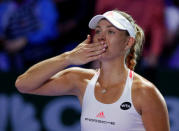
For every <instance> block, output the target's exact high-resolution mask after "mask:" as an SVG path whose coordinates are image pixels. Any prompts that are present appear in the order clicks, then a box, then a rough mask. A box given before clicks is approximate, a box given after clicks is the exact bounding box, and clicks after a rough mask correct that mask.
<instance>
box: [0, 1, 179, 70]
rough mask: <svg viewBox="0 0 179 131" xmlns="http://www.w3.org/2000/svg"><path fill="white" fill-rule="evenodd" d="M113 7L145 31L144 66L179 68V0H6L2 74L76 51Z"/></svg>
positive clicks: (1, 21)
mask: <svg viewBox="0 0 179 131" xmlns="http://www.w3.org/2000/svg"><path fill="white" fill-rule="evenodd" d="M113 9H119V10H122V11H125V12H127V13H129V14H131V15H132V16H133V18H134V19H135V20H136V22H137V23H138V24H139V25H140V26H141V27H142V28H143V29H144V31H145V37H146V39H145V44H144V47H143V52H142V57H141V60H140V61H139V63H138V68H139V69H143V70H147V69H149V71H151V69H152V70H153V69H157V68H161V67H162V68H168V69H179V59H178V58H179V44H178V43H179V1H178V0H110V1H109V0H0V72H23V71H24V70H26V69H27V68H29V67H30V66H31V65H33V64H35V63H37V62H38V61H41V60H43V59H46V58H49V57H51V56H55V55H58V54H60V53H62V52H64V51H67V50H71V49H72V48H74V47H75V46H76V45H77V44H79V43H80V42H81V41H83V40H84V39H85V38H86V36H87V34H90V33H91V31H90V30H89V28H88V22H89V20H90V18H91V17H92V16H93V15H95V14H99V13H100V14H102V13H104V12H105V11H107V10H113Z"/></svg>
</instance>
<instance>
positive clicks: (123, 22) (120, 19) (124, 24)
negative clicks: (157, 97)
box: [89, 11, 136, 38]
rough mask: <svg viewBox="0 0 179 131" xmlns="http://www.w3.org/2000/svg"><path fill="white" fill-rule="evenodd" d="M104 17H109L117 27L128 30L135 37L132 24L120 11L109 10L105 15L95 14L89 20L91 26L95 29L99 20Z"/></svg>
mask: <svg viewBox="0 0 179 131" xmlns="http://www.w3.org/2000/svg"><path fill="white" fill-rule="evenodd" d="M103 18H105V19H107V20H108V21H109V22H110V23H111V24H113V25H114V26H115V27H116V28H118V29H121V30H126V31H128V33H129V35H130V36H131V37H133V38H135V35H136V32H135V30H134V28H133V26H132V24H131V23H130V22H129V21H128V20H127V19H126V18H125V17H124V16H122V15H121V14H120V13H117V12H116V11H108V12H106V13H104V14H103V15H96V16H94V17H93V18H92V19H91V20H90V22H89V28H91V29H95V28H96V26H97V24H98V22H99V21H100V20H101V19H103Z"/></svg>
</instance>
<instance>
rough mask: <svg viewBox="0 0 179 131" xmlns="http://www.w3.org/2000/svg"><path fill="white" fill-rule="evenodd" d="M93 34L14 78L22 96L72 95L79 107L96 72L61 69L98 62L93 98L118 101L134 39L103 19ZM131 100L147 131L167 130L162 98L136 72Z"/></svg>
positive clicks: (165, 109)
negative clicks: (78, 102)
mask: <svg viewBox="0 0 179 131" xmlns="http://www.w3.org/2000/svg"><path fill="white" fill-rule="evenodd" d="M95 32H96V33H95V35H94V38H93V42H92V43H90V41H91V38H90V36H89V35H88V37H87V39H86V40H85V41H83V42H82V43H81V44H79V45H78V46H77V47H76V48H75V49H73V50H72V51H69V52H65V53H64V54H61V55H58V56H56V57H53V58H50V59H47V60H44V61H42V62H40V63H37V64H36V65H34V66H32V67H31V68H30V69H28V70H27V71H26V72H25V73H24V74H22V75H20V76H19V77H18V78H17V80H16V87H17V89H18V90H19V91H20V92H22V93H28V94H37V95H47V96H59V95H75V96H77V97H78V99H79V101H80V103H81V104H82V101H83V95H84V92H85V89H86V86H87V84H88V82H89V80H90V79H91V78H92V77H93V75H94V73H95V72H96V71H95V70H92V69H82V68H77V67H73V68H68V69H64V68H65V67H67V66H68V65H81V64H85V63H88V62H90V61H94V60H99V61H100V63H101V70H100V76H99V79H98V81H97V83H96V87H95V97H96V99H97V100H98V101H100V102H102V103H106V104H109V103H114V102H115V101H117V100H118V99H119V98H120V96H121V94H122V92H123V90H124V85H125V81H126V78H127V74H128V69H127V67H126V66H125V63H124V61H125V55H126V53H127V51H128V50H129V49H130V48H131V46H132V45H133V44H134V41H135V40H134V39H133V38H131V37H129V36H127V35H126V32H125V31H122V30H118V29H117V28H115V27H114V26H112V24H111V23H109V22H108V21H107V20H105V19H103V20H101V21H100V22H99V23H98V26H97V27H96V29H95ZM103 88H105V89H106V90H107V92H106V93H104V94H102V93H101V90H102V89H103ZM132 101H133V104H134V107H135V108H136V110H137V112H138V113H139V114H141V117H142V120H143V123H144V127H145V128H146V130H147V131H169V120H168V111H167V107H166V103H165V100H164V98H163V96H162V95H161V93H160V92H159V91H158V89H157V88H156V87H155V86H154V85H153V84H152V83H151V82H149V81H148V80H146V79H145V78H143V77H142V76H140V75H138V74H137V73H134V80H133V85H132Z"/></svg>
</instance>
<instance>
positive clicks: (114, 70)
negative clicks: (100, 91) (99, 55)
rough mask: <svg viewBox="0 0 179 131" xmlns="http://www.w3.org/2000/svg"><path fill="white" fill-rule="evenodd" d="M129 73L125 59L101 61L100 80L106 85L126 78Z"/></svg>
mask: <svg viewBox="0 0 179 131" xmlns="http://www.w3.org/2000/svg"><path fill="white" fill-rule="evenodd" d="M127 74H128V68H127V67H126V65H125V62H124V59H120V60H119V59H116V60H111V61H101V71H100V76H99V82H100V83H103V85H105V86H108V85H112V84H116V83H119V82H120V81H123V80H125V79H126V77H127Z"/></svg>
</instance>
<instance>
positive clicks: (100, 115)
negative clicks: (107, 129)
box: [96, 111, 105, 118]
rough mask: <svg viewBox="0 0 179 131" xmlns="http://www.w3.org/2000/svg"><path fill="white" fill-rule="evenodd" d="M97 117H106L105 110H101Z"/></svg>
mask: <svg viewBox="0 0 179 131" xmlns="http://www.w3.org/2000/svg"><path fill="white" fill-rule="evenodd" d="M96 117H98V118H105V116H104V112H103V111H102V112H99V113H98V114H97V115H96Z"/></svg>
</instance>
